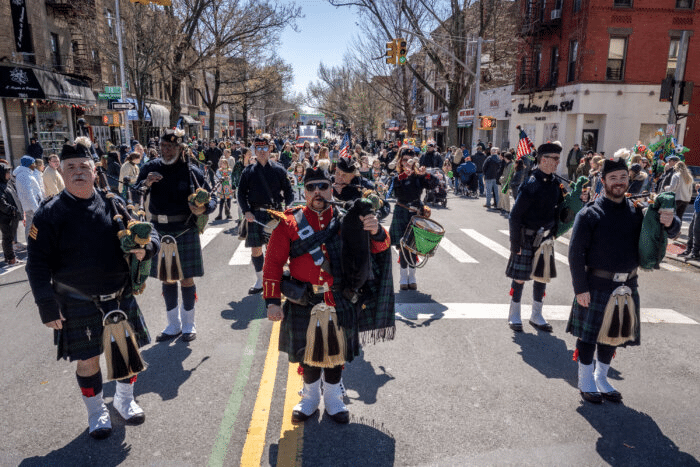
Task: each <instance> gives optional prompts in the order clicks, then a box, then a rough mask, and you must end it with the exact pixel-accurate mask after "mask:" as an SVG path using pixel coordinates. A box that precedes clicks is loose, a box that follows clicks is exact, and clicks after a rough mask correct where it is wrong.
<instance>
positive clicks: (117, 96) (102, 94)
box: [97, 92, 122, 100]
mask: <svg viewBox="0 0 700 467" xmlns="http://www.w3.org/2000/svg"><path fill="white" fill-rule="evenodd" d="M97 98H98V99H102V100H117V99H121V98H122V95H121V94H110V93H106V92H100V93H98V94H97Z"/></svg>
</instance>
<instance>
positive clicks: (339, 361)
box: [304, 303, 346, 368]
mask: <svg viewBox="0 0 700 467" xmlns="http://www.w3.org/2000/svg"><path fill="white" fill-rule="evenodd" d="M337 323H338V316H337V314H336V312H335V308H333V307H332V306H328V305H326V304H325V303H319V304H318V305H316V306H314V307H313V308H312V309H311V317H310V319H309V327H308V328H307V330H306V349H305V352H304V363H305V364H307V365H309V366H315V367H321V368H333V367H336V366H339V365H343V364H344V363H345V345H346V343H345V333H344V332H343V329H342V328H341V327H340V326H338V324H337Z"/></svg>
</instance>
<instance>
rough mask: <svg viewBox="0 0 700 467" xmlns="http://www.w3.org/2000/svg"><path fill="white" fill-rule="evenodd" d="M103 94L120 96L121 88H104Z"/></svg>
mask: <svg viewBox="0 0 700 467" xmlns="http://www.w3.org/2000/svg"><path fill="white" fill-rule="evenodd" d="M105 94H119V95H121V94H122V88H121V87H120V86H105Z"/></svg>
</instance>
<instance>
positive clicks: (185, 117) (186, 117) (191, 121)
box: [181, 115, 202, 125]
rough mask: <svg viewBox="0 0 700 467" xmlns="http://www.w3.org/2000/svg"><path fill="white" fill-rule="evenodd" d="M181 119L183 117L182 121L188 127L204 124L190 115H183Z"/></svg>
mask: <svg viewBox="0 0 700 467" xmlns="http://www.w3.org/2000/svg"><path fill="white" fill-rule="evenodd" d="M181 117H182V120H183V121H184V122H185V123H187V124H188V125H201V124H202V122H200V121H199V120H196V119H194V118H192V117H190V116H189V115H181Z"/></svg>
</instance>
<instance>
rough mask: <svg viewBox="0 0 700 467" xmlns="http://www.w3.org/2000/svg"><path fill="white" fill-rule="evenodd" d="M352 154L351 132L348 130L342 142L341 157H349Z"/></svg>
mask: <svg viewBox="0 0 700 467" xmlns="http://www.w3.org/2000/svg"><path fill="white" fill-rule="evenodd" d="M349 154H350V132H349V131H348V132H347V133H345V136H343V141H342V142H341V143H340V154H339V156H340V157H348V156H349Z"/></svg>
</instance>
